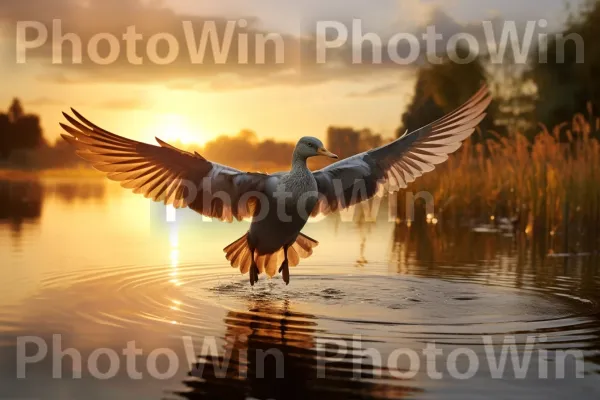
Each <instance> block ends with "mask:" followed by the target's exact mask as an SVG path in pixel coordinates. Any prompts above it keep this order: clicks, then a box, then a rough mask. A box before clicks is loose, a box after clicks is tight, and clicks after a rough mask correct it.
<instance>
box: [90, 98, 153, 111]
mask: <svg viewBox="0 0 600 400" xmlns="http://www.w3.org/2000/svg"><path fill="white" fill-rule="evenodd" d="M148 106H149V105H148V102H147V101H146V100H144V98H143V96H141V95H140V97H135V98H134V97H132V98H124V99H115V100H108V101H105V102H102V103H99V104H98V107H100V108H110V109H118V110H136V109H144V108H148Z"/></svg>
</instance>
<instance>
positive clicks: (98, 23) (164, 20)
mask: <svg viewBox="0 0 600 400" xmlns="http://www.w3.org/2000/svg"><path fill="white" fill-rule="evenodd" d="M439 4H440V3H439V1H438V0H432V1H428V2H423V1H420V0H407V1H404V0H402V2H401V3H399V8H398V10H399V11H402V10H404V11H405V13H406V15H407V17H404V18H400V19H399V20H398V22H397V23H395V24H393V25H392V26H388V27H386V28H385V29H384V31H385V32H383V31H382V32H376V33H379V34H380V35H381V36H382V42H383V43H382V46H383V47H380V46H378V45H372V44H371V43H369V42H368V41H365V42H364V43H363V44H362V45H361V46H360V47H356V46H355V47H352V46H351V45H350V44H346V45H345V46H343V47H340V48H338V49H331V50H330V51H329V52H328V62H327V63H326V64H319V63H317V60H316V57H317V51H316V49H317V44H316V43H317V38H316V37H315V35H314V32H316V29H312V28H311V29H310V30H309V32H308V33H306V34H304V35H302V36H294V35H291V34H280V33H276V32H268V31H264V30H262V28H260V26H261V25H260V21H259V20H258V19H257V18H256V17H253V16H248V17H247V18H245V21H246V24H245V25H243V26H240V25H239V23H238V24H237V25H236V28H235V32H234V35H233V39H232V41H231V48H230V51H229V52H228V54H229V57H226V59H225V60H223V61H224V62H218V61H219V60H216V59H215V57H213V55H212V52H211V51H207V52H206V53H205V55H206V57H205V58H204V59H203V62H202V63H201V64H197V63H193V62H192V60H191V56H190V54H189V48H188V43H191V39H190V35H189V33H190V32H188V36H186V31H185V29H184V27H183V22H184V21H187V23H189V25H188V27H191V28H193V29H194V34H195V35H194V40H195V41H198V40H199V37H200V34H201V32H202V30H203V29H204V28H206V27H207V26H209V25H210V24H214V26H215V27H216V30H217V32H218V35H219V37H220V40H221V41H222V40H223V37H224V35H225V33H226V31H227V29H228V28H227V27H228V26H230V25H231V24H232V23H234V21H229V20H228V19H227V17H226V16H223V15H220V16H214V17H209V16H199V15H191V14H177V13H176V12H175V11H173V10H172V9H169V8H167V7H164V6H163V5H161V3H159V2H154V1H150V2H148V1H143V0H104V1H94V0H89V1H81V0H54V1H48V0H28V1H27V2H15V1H13V0H0V21H4V23H8V24H9V25H13V27H12V28H11V29H9V30H8V32H10V33H11V34H13V35H14V33H15V32H16V29H14V25H15V24H16V23H17V21H27V20H29V21H39V22H41V23H43V24H44V25H45V26H46V27H49V30H50V36H52V34H51V33H52V32H51V26H52V20H53V19H60V20H61V21H62V34H66V33H75V34H77V36H78V37H79V38H81V41H82V45H84V46H83V47H84V52H83V60H82V61H83V63H82V64H76V65H72V64H70V63H64V64H62V65H52V62H51V61H52V60H51V58H52V48H51V47H52V46H51V43H50V42H51V40H49V42H48V43H46V45H45V46H43V47H42V48H40V49H35V50H32V51H31V53H28V59H29V60H30V61H31V65H32V66H33V65H34V66H35V67H36V68H37V67H39V66H40V65H41V66H42V67H47V68H43V71H44V72H42V73H41V74H38V76H39V79H41V80H44V81H49V82H53V83H60V84H75V83H81V82H87V81H93V82H123V83H147V82H152V83H157V82H163V83H164V84H165V85H166V86H168V87H176V88H179V89H182V90H183V89H190V90H207V91H232V90H247V89H254V88H259V87H265V86H271V85H312V84H319V83H323V82H331V81H352V82H357V81H358V82H360V81H363V82H365V81H373V80H375V78H381V77H386V76H387V77H389V76H391V74H394V73H395V72H397V71H398V70H410V69H414V68H416V67H419V66H421V65H424V64H425V61H426V59H425V49H426V43H425V42H424V41H423V40H421V37H422V34H423V33H424V32H425V31H426V28H425V26H426V25H434V26H435V27H436V31H437V32H438V33H441V34H442V35H444V37H445V39H446V40H447V39H448V38H450V37H451V36H452V35H454V34H455V33H461V32H462V33H471V34H473V35H475V37H477V38H478V40H480V41H481V40H484V39H485V38H484V35H483V29H482V27H481V24H459V23H458V22H456V21H455V20H454V19H453V18H451V17H450V16H449V15H448V14H447V13H445V12H444V11H442V9H441V8H439ZM407 18H409V19H410V20H411V21H410V22H411V24H408V23H407V22H406V21H407ZM235 21H237V20H235ZM502 23H503V21H502V19H501V18H500V17H497V18H496V19H495V20H494V26H496V27H501V26H502ZM228 24H229V25H228ZM315 24H316V21H315V23H314V24H313V25H315ZM130 26H135V28H136V32H137V33H138V34H141V35H142V37H143V39H142V40H140V41H139V42H138V43H137V46H136V50H137V52H136V56H141V57H142V58H143V59H144V61H143V64H142V65H133V64H132V63H131V59H132V58H136V57H133V55H132V54H131V52H130V51H129V49H127V48H126V45H125V42H124V41H120V42H119V43H120V44H119V48H120V52H119V56H118V58H117V59H116V60H115V62H114V63H111V64H110V65H98V64H95V63H93V62H92V61H91V60H90V56H89V54H88V52H87V46H86V45H87V44H88V43H89V42H90V40H91V39H92V37H94V36H95V35H97V34H102V33H103V34H110V35H113V36H115V37H116V38H121V37H122V35H123V34H124V33H125V32H127V30H128V27H130ZM313 28H314V26H313ZM349 30H350V29H349ZM364 30H365V32H363V33H367V32H369V30H368V29H367V28H366V27H365V28H364ZM407 30H409V32H408V33H412V34H415V35H416V37H417V38H419V52H418V57H417V59H416V60H415V61H414V62H413V63H411V64H410V65H398V63H397V62H395V61H394V59H393V57H392V56H390V55H389V54H388V51H387V46H386V45H387V43H386V39H389V37H390V36H392V35H393V34H395V33H402V32H406V31H407ZM160 33H168V34H170V35H173V36H174V37H175V38H176V40H177V43H178V44H179V57H177V58H176V59H175V61H174V62H173V63H171V64H169V65H156V64H154V63H152V62H151V61H150V60H149V59H148V53H147V51H146V48H147V45H148V40H149V38H150V37H152V36H153V35H156V34H160ZM274 33H275V34H277V39H273V40H271V41H267V44H266V46H265V47H264V60H265V62H264V64H261V65H257V63H256V62H255V61H256V54H255V53H254V51H251V52H250V54H249V55H248V62H247V63H243V62H240V59H239V57H238V55H239V50H240V49H242V48H244V41H245V40H246V38H247V41H248V48H249V49H252V50H254V49H255V47H256V45H257V43H260V42H259V41H260V40H261V38H265V37H266V35H269V34H274ZM350 36H352V34H351V32H350ZM12 39H13V40H14V38H12ZM445 45H446V42H444V41H441V42H439V43H438V45H437V46H438V50H442V51H443V50H445V48H446V46H445ZM259 47H261V48H262V46H259ZM12 48H13V49H14V46H12ZM62 48H63V60H65V61H70V60H71V57H72V55H73V54H72V51H71V48H72V46H71V44H70V43H67V42H65V44H64V45H63V46H62ZM358 50H360V51H361V53H362V54H363V57H364V58H363V60H364V62H362V63H356V62H354V60H353V56H354V55H355V54H356V53H357V52H358ZM157 51H158V53H159V55H160V56H165V55H166V53H167V47H166V44H165V43H164V41H163V43H162V44H161V45H159V46H158V47H157ZM108 52H109V48H108V45H107V43H106V41H104V43H101V45H99V53H101V55H103V56H106V55H107V54H108ZM397 52H398V53H399V54H400V56H402V57H405V56H407V55H408V54H409V53H410V46H409V45H408V43H407V42H406V41H403V42H401V44H400V45H399V46H398V48H397ZM281 53H283V55H282V54H281ZM378 53H381V55H382V57H381V58H382V62H381V63H380V64H373V63H372V57H373V54H378ZM14 57H15V55H13V57H12V58H11V59H12V60H14V59H15V58H14ZM281 60H283V62H281V63H280V62H278V61H281ZM22 67H23V68H26V67H28V66H27V65H25V66H22Z"/></svg>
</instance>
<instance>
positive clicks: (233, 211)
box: [60, 109, 271, 221]
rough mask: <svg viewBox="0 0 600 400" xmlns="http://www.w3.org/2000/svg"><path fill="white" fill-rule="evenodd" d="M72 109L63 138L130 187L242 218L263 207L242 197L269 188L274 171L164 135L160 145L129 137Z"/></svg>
mask: <svg viewBox="0 0 600 400" xmlns="http://www.w3.org/2000/svg"><path fill="white" fill-rule="evenodd" d="M71 111H72V112H73V115H74V117H73V116H71V115H69V114H67V113H63V115H64V116H65V118H66V120H67V122H68V124H64V123H61V124H60V126H61V127H62V128H63V129H64V131H65V132H66V134H63V135H62V137H63V138H64V139H65V140H66V141H67V142H68V143H70V144H71V145H73V146H74V147H75V150H76V153H77V155H79V156H80V157H81V158H83V159H84V160H87V161H88V162H90V163H91V164H92V166H93V167H94V168H96V169H97V170H99V171H101V172H104V173H105V174H106V176H107V177H108V178H109V179H111V180H114V181H117V182H120V184H121V186H123V187H124V188H127V189H131V190H133V192H134V193H136V194H141V195H143V196H144V197H146V198H149V199H152V200H154V201H160V202H163V203H164V204H166V205H173V206H174V207H176V208H182V207H189V208H191V209H193V210H194V211H196V212H198V213H200V214H203V215H206V216H208V217H211V218H217V219H221V220H226V221H232V220H233V219H234V218H235V219H237V220H241V219H243V218H246V217H250V216H252V215H253V213H254V212H256V211H258V210H257V206H256V204H254V201H253V199H252V197H250V199H249V200H248V202H249V203H252V204H241V201H240V198H241V197H242V196H243V195H244V194H245V193H248V192H250V191H256V192H257V193H260V192H263V191H264V187H265V183H266V181H267V179H269V178H270V177H271V176H270V175H266V174H260V173H246V172H242V171H239V170H237V169H234V168H231V167H228V166H225V165H220V164H217V163H213V162H210V161H208V160H206V159H205V158H204V157H202V156H201V155H199V154H198V153H190V152H187V151H183V150H180V149H177V148H176V147H174V146H171V145H170V144H168V143H166V142H164V141H162V140H160V139H158V138H156V141H157V143H158V144H159V146H155V145H150V144H146V143H142V142H137V141H135V140H131V139H127V138H125V137H121V136H119V135H116V134H114V133H111V132H108V131H106V130H104V129H102V128H100V127H98V126H97V125H95V124H93V123H92V122H90V121H89V120H87V119H86V118H85V117H83V116H82V115H81V114H79V113H78V112H77V111H75V110H73V109H71ZM217 194H218V196H217ZM224 195H226V196H224ZM245 198H248V196H245Z"/></svg>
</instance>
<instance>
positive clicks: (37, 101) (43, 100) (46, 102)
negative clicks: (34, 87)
mask: <svg viewBox="0 0 600 400" xmlns="http://www.w3.org/2000/svg"><path fill="white" fill-rule="evenodd" d="M23 103H24V104H26V105H27V106H33V107H44V106H57V105H63V102H61V101H60V100H58V99H55V98H52V97H46V96H43V97H36V98H34V99H30V100H25V101H24V102H23Z"/></svg>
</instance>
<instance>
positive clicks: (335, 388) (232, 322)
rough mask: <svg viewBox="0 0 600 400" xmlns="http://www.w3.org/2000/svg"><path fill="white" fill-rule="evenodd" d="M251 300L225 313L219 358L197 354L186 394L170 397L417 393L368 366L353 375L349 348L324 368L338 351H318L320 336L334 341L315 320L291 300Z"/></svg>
mask: <svg viewBox="0 0 600 400" xmlns="http://www.w3.org/2000/svg"><path fill="white" fill-rule="evenodd" d="M251 297H253V298H250V299H248V300H247V301H248V310H247V311H229V312H227V315H226V316H225V318H224V323H225V326H226V333H225V335H224V337H223V338H222V339H224V343H225V344H224V346H223V347H222V348H221V349H219V356H218V357H211V356H208V357H204V358H201V357H200V356H199V363H198V364H197V365H195V366H194V367H193V368H192V371H190V373H189V374H188V376H187V377H186V379H185V380H184V381H183V385H184V386H185V390H179V391H176V392H172V393H171V394H172V395H174V396H177V397H178V398H185V399H246V398H256V399H310V398H314V399H319V398H328V399H384V398H394V399H398V398H404V397H406V396H410V395H414V394H415V392H419V391H420V390H419V389H416V388H414V387H408V386H404V385H403V384H402V381H396V382H394V384H393V385H392V384H390V383H389V382H385V381H384V380H377V381H375V380H374V379H369V378H373V373H372V370H373V367H372V366H371V367H369V365H368V363H367V364H362V374H361V375H359V376H356V375H355V368H354V363H353V358H355V357H357V355H356V354H357V353H354V354H353V351H352V350H350V351H348V352H347V355H346V356H343V357H341V358H340V359H338V360H337V361H336V362H334V363H330V362H328V363H327V364H326V366H325V365H323V363H322V361H323V360H324V357H334V356H337V355H336V351H337V348H329V347H328V346H324V347H318V345H319V343H318V342H319V338H323V337H327V339H328V340H332V339H333V340H335V338H331V337H330V336H326V335H327V332H325V331H324V330H323V329H321V328H319V327H318V323H317V317H315V316H314V315H311V314H306V313H300V312H296V311H294V310H293V306H292V301H290V300H274V299H263V298H260V297H261V296H260V295H259V296H258V298H257V297H255V296H251ZM338 339H340V338H338ZM348 342H350V339H348ZM322 343H323V342H322ZM359 357H360V356H359ZM357 378H366V379H357Z"/></svg>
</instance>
